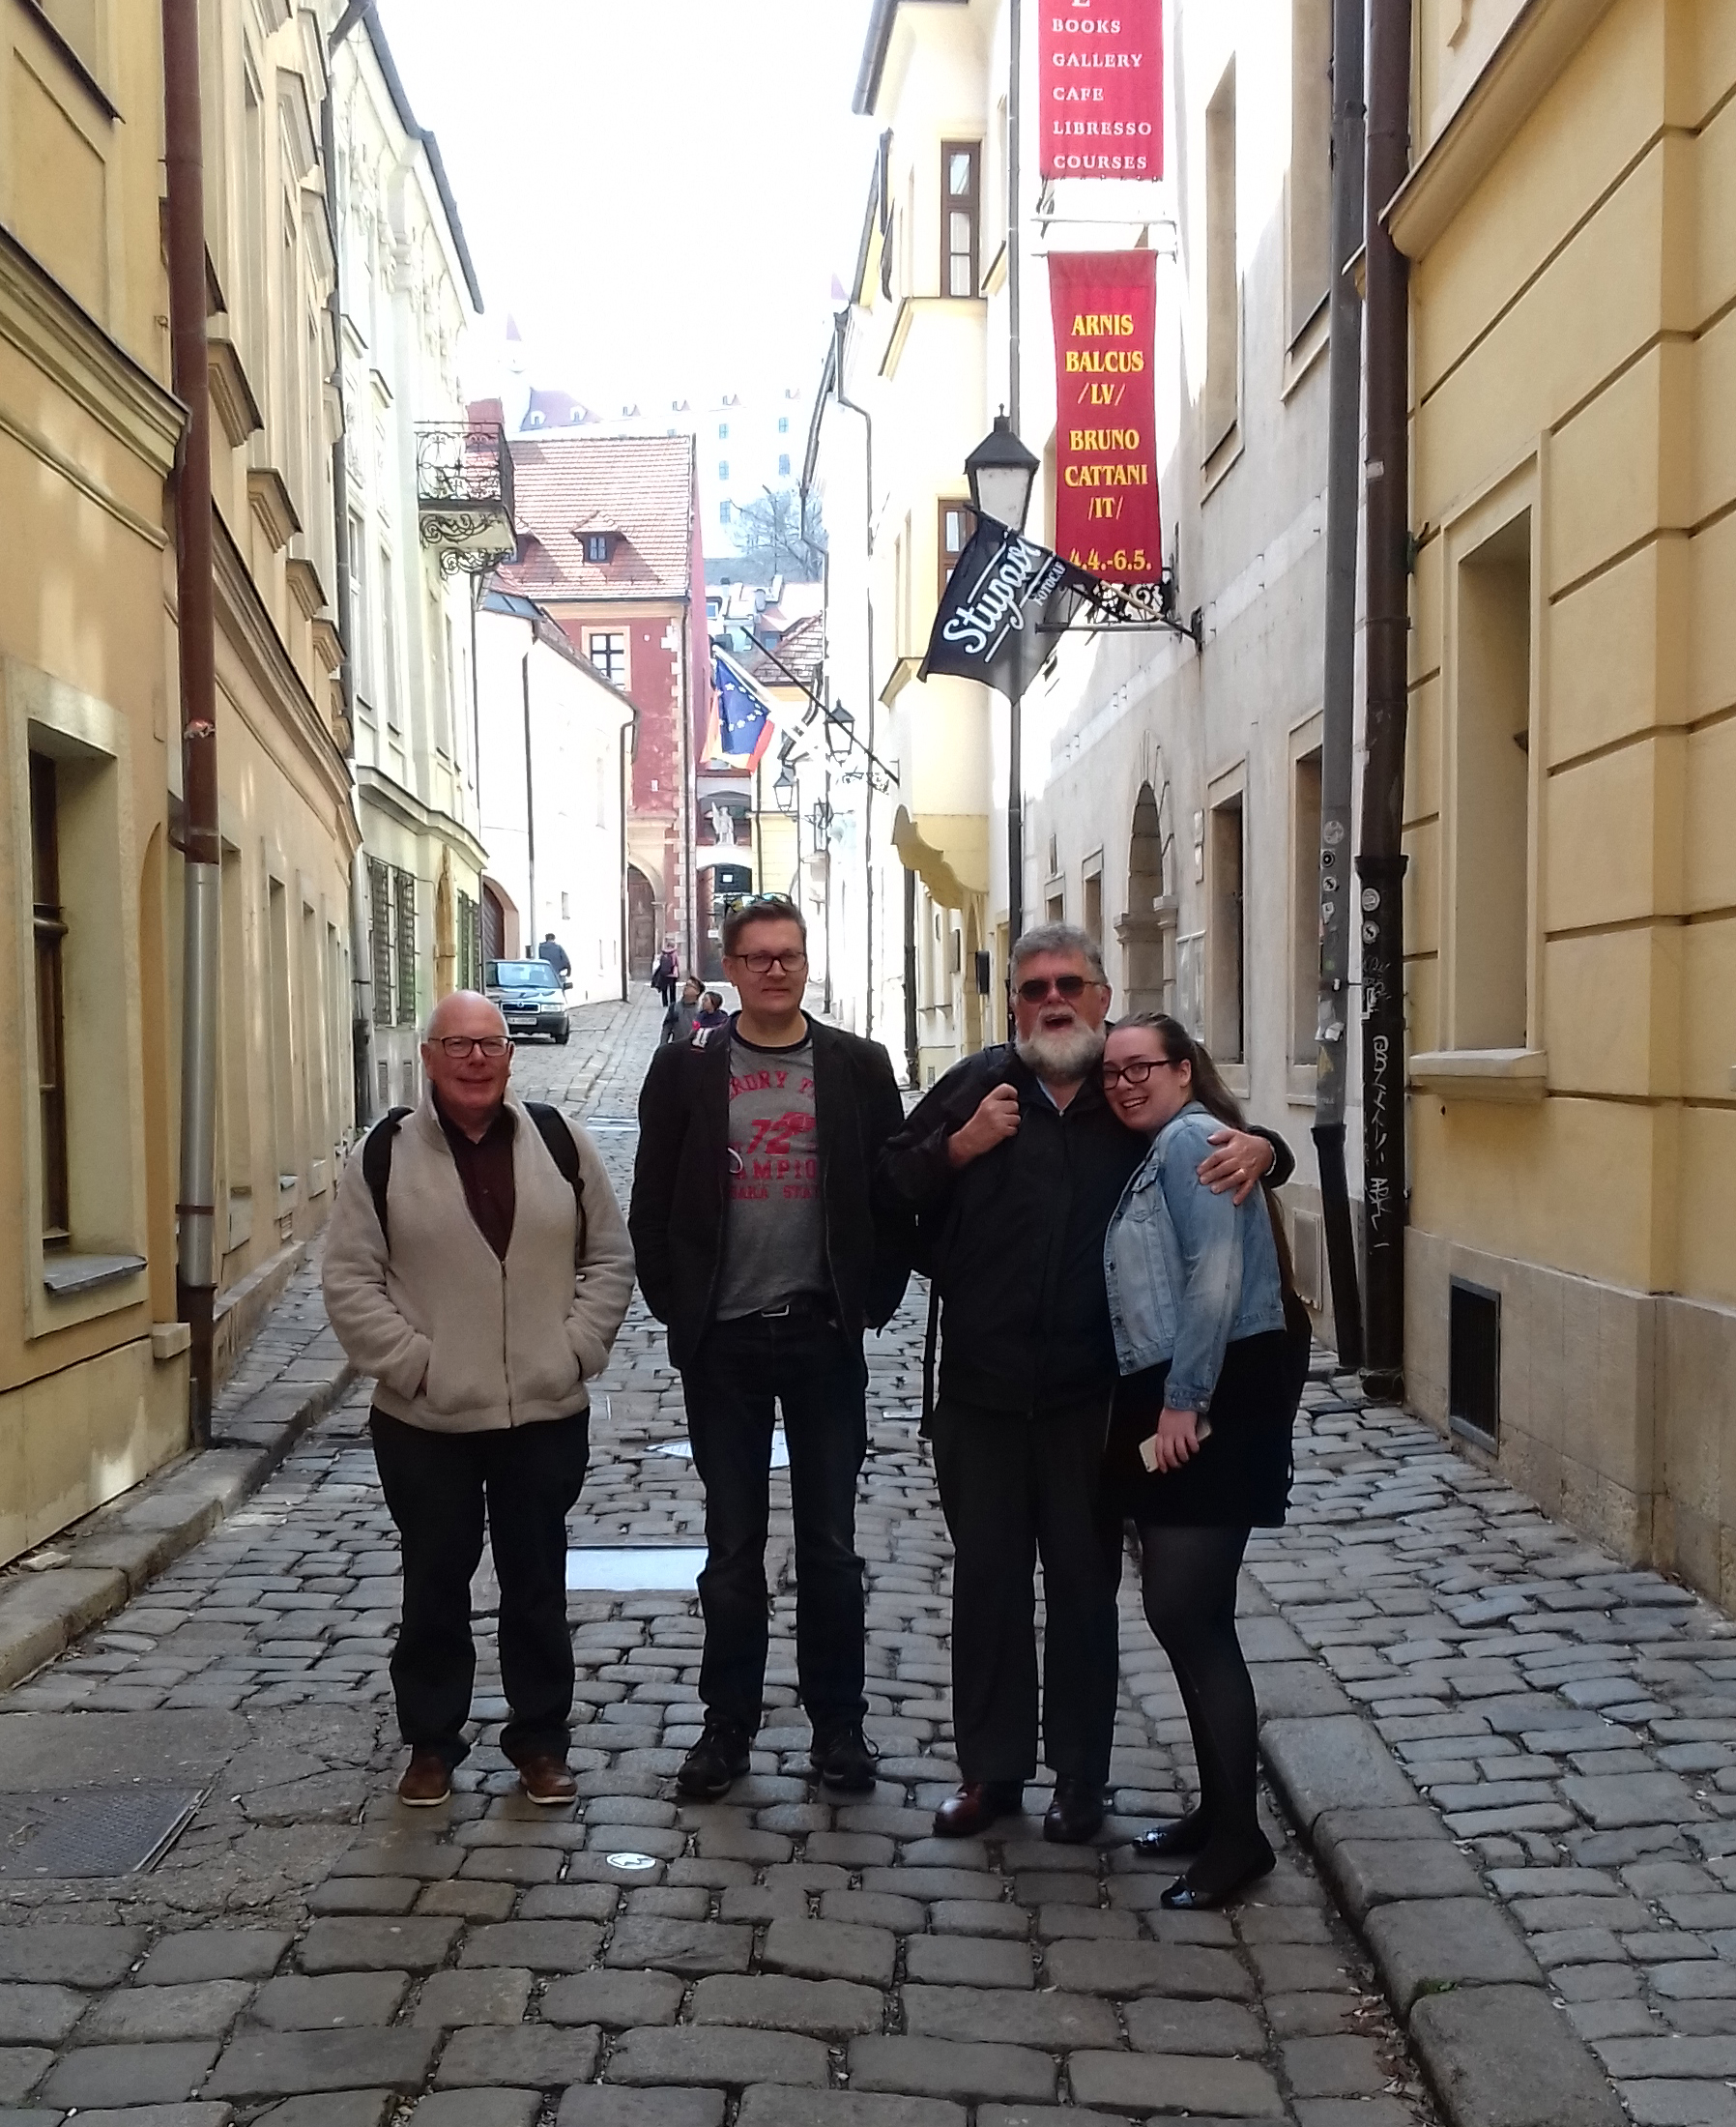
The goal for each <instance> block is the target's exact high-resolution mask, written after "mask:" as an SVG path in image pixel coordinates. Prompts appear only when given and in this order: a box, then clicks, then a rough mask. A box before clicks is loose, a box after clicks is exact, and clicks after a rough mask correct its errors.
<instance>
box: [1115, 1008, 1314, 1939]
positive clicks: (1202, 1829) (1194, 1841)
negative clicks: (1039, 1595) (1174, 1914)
mask: <svg viewBox="0 0 1736 2127" xmlns="http://www.w3.org/2000/svg"><path fill="white" fill-rule="evenodd" d="M1103 1090H1104V1093H1105V1094H1106V1095H1107V1097H1108V1100H1109V1104H1110V1106H1111V1107H1112V1108H1113V1109H1114V1112H1115V1114H1116V1116H1118V1117H1119V1119H1120V1120H1121V1122H1124V1123H1125V1124H1126V1125H1127V1127H1128V1128H1129V1129H1131V1130H1137V1131H1139V1132H1140V1133H1141V1134H1142V1135H1143V1136H1145V1137H1149V1138H1151V1139H1152V1140H1153V1143H1152V1147H1151V1151H1150V1152H1149V1154H1148V1155H1147V1156H1146V1159H1145V1162H1144V1164H1143V1166H1142V1167H1141V1168H1140V1170H1139V1172H1138V1173H1137V1174H1136V1175H1135V1176H1134V1177H1133V1179H1132V1180H1131V1181H1129V1183H1128V1184H1127V1187H1126V1190H1125V1191H1124V1192H1123V1194H1122V1197H1121V1201H1120V1204H1119V1205H1118V1206H1117V1207H1116V1209H1115V1213H1114V1218H1113V1219H1112V1220H1111V1221H1110V1228H1109V1236H1108V1238H1107V1240H1106V1241H1105V1243H1104V1276H1105V1280H1106V1282H1107V1284H1108V1287H1109V1304H1110V1316H1111V1319H1112V1321H1113V1322H1114V1331H1115V1348H1116V1355H1117V1358H1118V1360H1119V1364H1120V1371H1121V1381H1120V1384H1119V1386H1118V1388H1117V1391H1116V1396H1115V1407H1114V1419H1113V1421H1112V1424H1111V1429H1110V1442H1109V1449H1108V1453H1107V1456H1106V1459H1105V1483H1106V1488H1107V1497H1106V1501H1105V1505H1106V1512H1107V1515H1108V1516H1109V1518H1110V1519H1112V1520H1113V1522H1114V1527H1115V1530H1116V1532H1117V1536H1118V1531H1119V1528H1120V1525H1121V1523H1122V1521H1123V1520H1131V1521H1133V1522H1135V1523H1136V1524H1137V1525H1138V1528H1139V1532H1140V1548H1141V1553H1142V1557H1143V1594H1144V1605H1145V1616H1146V1617H1147V1619H1148V1620H1149V1621H1150V1625H1151V1629H1152V1631H1153V1632H1154V1633H1156V1635H1157V1638H1158V1641H1159V1643H1160V1645H1161V1646H1162V1647H1163V1649H1164V1652H1165V1653H1166V1654H1167V1655H1168V1656H1169V1657H1170V1661H1171V1665H1172V1668H1173V1669H1174V1672H1175V1680H1176V1683H1177V1685H1178V1686H1179V1687H1180V1691H1181V1698H1182V1704H1183V1705H1184V1706H1185V1708H1186V1710H1187V1717H1188V1726H1189V1729H1190V1730H1191V1731H1192V1734H1193V1739H1194V1755H1195V1758H1196V1760H1197V1762H1198V1764H1199V1768H1200V1790H1201V1793H1200V1805H1199V1807H1198V1808H1197V1809H1195V1810H1192V1811H1190V1812H1189V1814H1188V1815H1187V1816H1186V1817H1183V1818H1181V1819H1180V1820H1179V1821H1176V1822H1174V1823H1172V1824H1167V1825H1164V1826H1161V1827H1159V1828H1158V1829H1156V1830H1154V1831H1149V1832H1147V1833H1146V1834H1145V1835H1144V1837H1143V1839H1142V1840H1141V1841H1140V1842H1139V1845H1140V1847H1141V1849H1142V1850H1143V1851H1145V1852H1147V1853H1153V1854H1159V1855H1176V1856H1189V1857H1191V1859H1190V1865H1189V1867H1188V1870H1187V1873H1186V1874H1185V1875H1184V1876H1181V1877H1178V1878H1177V1879H1176V1880H1175V1881H1174V1882H1173V1883H1172V1884H1171V1885H1170V1887H1169V1889H1168V1890H1166V1891H1165V1892H1164V1893H1163V1898H1162V1903H1163V1904H1164V1905H1165V1906H1169V1907H1172V1908H1173V1907H1181V1908H1194V1907H1210V1906H1220V1905H1223V1904H1225V1903H1226V1902H1227V1901H1228V1900H1230V1899H1232V1898H1233V1897H1235V1896H1236V1894H1237V1893H1238V1892H1240V1891H1241V1890H1242V1889H1244V1888H1245V1887H1246V1886H1247V1885H1248V1884H1249V1883H1251V1882H1253V1881H1255V1880H1256V1879H1258V1878H1259V1877H1262V1876H1264V1875H1265V1874H1266V1873H1267V1872H1268V1871H1269V1870H1270V1869H1271V1867H1272V1864H1273V1854H1272V1849H1271V1847H1270V1846H1269V1845H1268V1843H1267V1841H1266V1837H1265V1834H1264V1833H1263V1832H1262V1831H1261V1830H1260V1828H1259V1810H1258V1799H1259V1789H1258V1781H1257V1772H1256V1767H1257V1756H1256V1751H1257V1729H1256V1715H1255V1706H1254V1686H1253V1683H1252V1681H1251V1679H1250V1677H1249V1675H1248V1665H1247V1663H1246V1661H1245V1660H1244V1659H1243V1656H1242V1650H1241V1646H1240V1643H1239V1642H1238V1640H1237V1638H1236V1630H1235V1591H1236V1576H1237V1574H1238V1573H1239V1571H1240V1569H1241V1563H1242V1554H1243V1553H1244V1551H1245V1550H1246V1549H1247V1544H1248V1536H1249V1532H1250V1530H1252V1529H1254V1528H1266V1529H1276V1528H1279V1527H1281V1526H1282V1525H1283V1522H1284V1518H1285V1511H1286V1508H1287V1506H1288V1500H1289V1485H1290V1429H1291V1426H1292V1424H1293V1422H1294V1419H1295V1413H1296V1405H1297V1402H1298V1400H1299V1398H1300V1396H1301V1391H1302V1383H1303V1381H1304V1379H1305V1377H1306V1374H1307V1368H1308V1318H1307V1316H1306V1314H1305V1313H1304V1312H1303V1310H1302V1308H1301V1305H1300V1303H1299V1302H1298V1301H1296V1300H1295V1298H1294V1297H1293V1295H1288V1308H1287V1289H1288V1282H1289V1281H1288V1276H1287V1275H1286V1274H1285V1271H1284V1269H1283V1268H1281V1265H1280V1257H1279V1242H1278V1238H1277V1237H1278V1234H1279V1232H1280V1229H1278V1227H1277V1225H1276V1221H1275V1219H1274V1217H1273V1215H1272V1210H1271V1206H1270V1202H1269V1200H1268V1198H1267V1196H1266V1193H1265V1191H1264V1190H1257V1191H1255V1192H1254V1194H1253V1195H1252V1196H1250V1197H1249V1198H1248V1199H1247V1201H1246V1202H1244V1203H1243V1204H1241V1205H1240V1206H1239V1207H1238V1206H1237V1205H1236V1204H1234V1203H1233V1202H1232V1200H1231V1199H1230V1197H1229V1196H1218V1195H1214V1194H1213V1192H1212V1191H1211V1190H1210V1189H1207V1188H1205V1187H1203V1186H1202V1185H1201V1181H1200V1179H1199V1174H1198V1169H1199V1166H1200V1163H1201V1159H1202V1158H1204V1156H1205V1154H1206V1151H1207V1150H1208V1146H1207V1140H1208V1139H1209V1137H1210V1134H1211V1132H1212V1131H1213V1130H1216V1129H1219V1128H1221V1127H1222V1125H1223V1124H1224V1123H1226V1122H1228V1123H1229V1124H1230V1126H1231V1127H1232V1128H1234V1129H1241V1128H1243V1127H1244V1126H1245V1125H1244V1124H1243V1122H1242V1113H1241V1110H1240V1108H1239V1107H1238V1106H1237V1104H1236V1102H1235V1101H1234V1099H1233V1098H1232V1097H1231V1096H1230V1093H1229V1091H1228V1089H1227V1088H1226V1087H1225V1085H1224V1082H1223V1080H1222V1079H1221V1078H1220V1077H1219V1075H1218V1072H1217V1069H1216V1067H1215V1065H1214V1064H1212V1061H1211V1059H1210V1057H1209V1056H1207V1055H1206V1053H1205V1051H1204V1050H1203V1049H1202V1048H1201V1046H1200V1045H1199V1043H1198V1042H1196V1041H1195V1040H1194V1039H1193V1037H1192V1035H1190V1034H1188V1032H1187V1030H1186V1029H1185V1028H1184V1027H1182V1026H1181V1025H1180V1024H1179V1023H1178V1022H1177V1021H1176V1020H1173V1019H1170V1018H1167V1017H1163V1016H1160V1015H1158V1014H1155V1013H1144V1014H1142V1015H1140V1016H1139V1017H1137V1018H1133V1019H1124V1020H1122V1021H1121V1022H1120V1023H1119V1024H1118V1025H1117V1026H1116V1027H1115V1028H1114V1031H1113V1032H1112V1033H1111V1034H1110V1036H1109V1044H1108V1047H1107V1049H1106V1050H1105V1052H1104V1059H1103Z"/></svg>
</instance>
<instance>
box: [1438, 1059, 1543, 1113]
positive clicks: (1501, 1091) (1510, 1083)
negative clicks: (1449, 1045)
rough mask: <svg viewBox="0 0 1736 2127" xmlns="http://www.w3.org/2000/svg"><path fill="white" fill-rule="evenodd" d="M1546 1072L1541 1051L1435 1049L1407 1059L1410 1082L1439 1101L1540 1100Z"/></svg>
mask: <svg viewBox="0 0 1736 2127" xmlns="http://www.w3.org/2000/svg"><path fill="white" fill-rule="evenodd" d="M1548 1072H1549V1059H1548V1052H1547V1051H1545V1050H1543V1049H1436V1050H1433V1051H1431V1052H1429V1053H1426V1054H1424V1055H1422V1056H1413V1057H1412V1058H1411V1060H1410V1082H1411V1084H1412V1085H1413V1086H1420V1087H1422V1088H1423V1089H1424V1091H1425V1092H1427V1093H1434V1094H1436V1095H1437V1096H1438V1097H1439V1098H1440V1099H1442V1100H1510V1101H1525V1100H1541V1099H1542V1098H1543V1096H1544V1093H1545V1092H1546V1090H1547V1081H1548Z"/></svg>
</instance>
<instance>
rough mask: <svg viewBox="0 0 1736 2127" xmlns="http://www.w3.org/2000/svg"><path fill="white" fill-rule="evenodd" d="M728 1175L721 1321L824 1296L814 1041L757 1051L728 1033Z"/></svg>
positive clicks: (719, 1302)
mask: <svg viewBox="0 0 1736 2127" xmlns="http://www.w3.org/2000/svg"><path fill="white" fill-rule="evenodd" d="M729 1167H730V1182H729V1188H730V1194H729V1210H728V1214H727V1217H726V1220H725V1224H724V1233H723V1275H722V1279H721V1281H720V1283H719V1286H718V1293H717V1319H718V1321H719V1322H734V1321H735V1320H737V1319H738V1317H739V1316H742V1315H756V1314H758V1313H759V1312H760V1310H761V1309H762V1308H766V1307H777V1306H781V1305H782V1303H783V1302H784V1301H785V1300H787V1299H792V1298H794V1297H795V1296H796V1294H798V1293H823V1292H825V1288H826V1276H825V1215H824V1211H823V1208H822V1205H821V1198H820V1156H819V1145H818V1141H817V1139H816V1137H815V1134H814V1037H813V1035H812V1034H809V1035H808V1036H807V1037H806V1038H805V1039H804V1040H803V1041H801V1042H799V1043H798V1044H797V1045H796V1047H795V1048H790V1049H760V1048H756V1047H755V1046H754V1045H753V1044H752V1043H751V1042H748V1041H743V1040H742V1039H741V1037H740V1035H739V1034H737V1033H735V1032H734V1031H733V1030H732V1032H731V1035H730V1151H729Z"/></svg>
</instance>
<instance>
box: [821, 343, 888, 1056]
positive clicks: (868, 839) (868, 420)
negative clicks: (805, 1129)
mask: <svg viewBox="0 0 1736 2127" xmlns="http://www.w3.org/2000/svg"><path fill="white" fill-rule="evenodd" d="M849 318H850V312H849V311H848V310H840V311H839V312H838V314H837V316H836V317H835V318H834V319H833V320H832V342H833V353H832V397H833V399H834V401H835V402H836V404H838V405H839V406H841V407H842V408H843V409H844V411H845V412H846V413H847V414H859V415H860V416H861V417H862V481H863V487H864V493H863V498H862V534H863V552H864V554H865V556H866V558H867V561H868V563H869V565H870V566H869V568H867V570H866V571H865V575H866V581H867V586H868V591H867V626H868V634H867V643H866V677H867V685H868V750H869V754H870V756H871V759H870V766H869V769H868V772H867V774H868V779H867V784H866V786H865V795H864V798H863V801H862V860H863V863H864V865H865V866H866V867H867V877H868V899H867V905H866V907H865V909H864V910H863V936H864V939H865V940H866V946H865V950H864V966H863V979H864V982H865V985H866V990H867V995H866V999H865V1002H864V1006H863V1027H862V1032H863V1034H865V1035H867V1037H868V1038H869V1039H870V1040H872V1038H873V1036H874V770H873V765H872V755H873V751H874V711H875V705H876V704H877V703H878V701H879V700H880V694H879V690H878V689H877V687H876V686H875V685H874V573H873V568H872V564H873V561H874V416H873V415H872V414H871V413H870V412H869V411H868V409H867V407H865V406H858V405H857V404H856V402H855V401H854V399H853V398H849V397H847V396H846V395H845V391H844V339H845V328H846V326H847V324H848V322H849Z"/></svg>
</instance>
